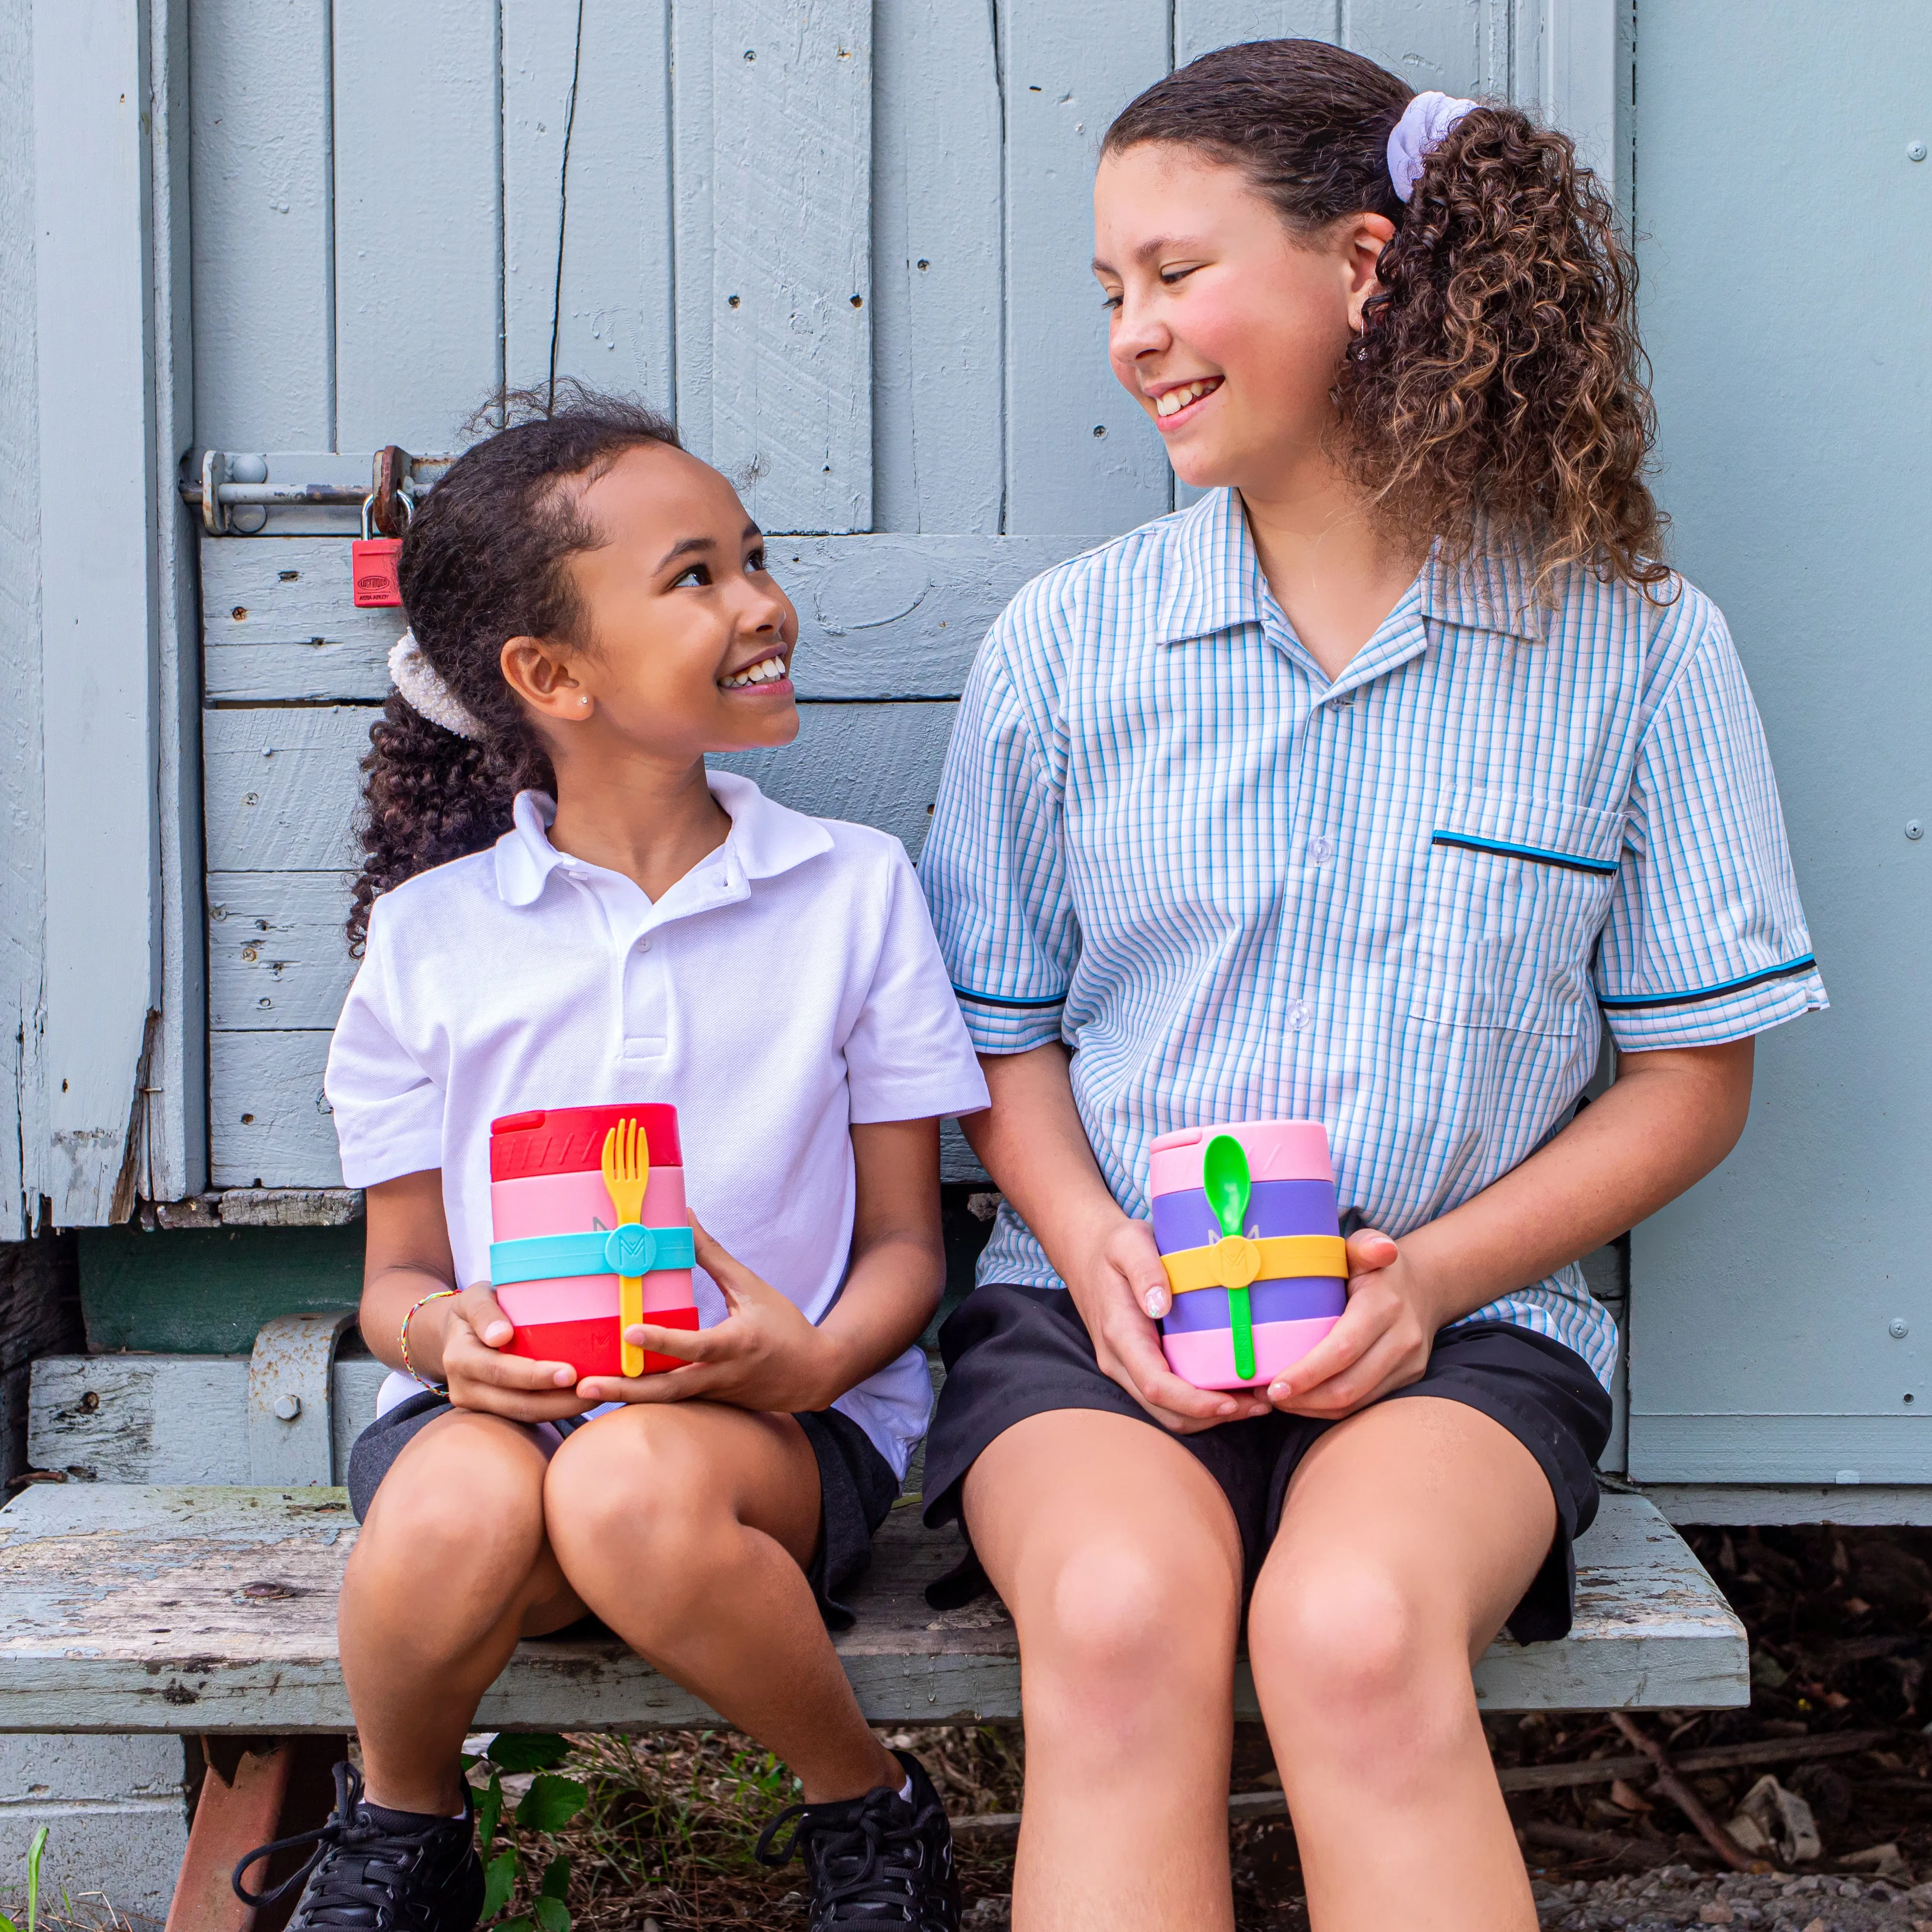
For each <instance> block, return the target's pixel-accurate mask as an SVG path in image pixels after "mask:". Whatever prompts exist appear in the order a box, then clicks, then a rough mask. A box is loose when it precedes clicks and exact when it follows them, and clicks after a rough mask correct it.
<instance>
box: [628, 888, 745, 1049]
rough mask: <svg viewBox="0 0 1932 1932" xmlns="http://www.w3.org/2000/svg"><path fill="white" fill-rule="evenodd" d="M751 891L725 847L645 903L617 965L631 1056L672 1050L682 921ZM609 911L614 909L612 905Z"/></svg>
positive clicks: (731, 902)
mask: <svg viewBox="0 0 1932 1932" xmlns="http://www.w3.org/2000/svg"><path fill="white" fill-rule="evenodd" d="M748 892H749V888H748V886H746V885H745V883H744V882H743V880H742V879H741V878H740V877H739V868H738V867H737V866H736V865H734V864H733V862H732V861H731V860H730V858H729V857H728V856H727V854H726V853H725V852H724V851H718V852H715V853H712V855H711V856H710V857H709V858H707V859H700V860H699V861H698V862H697V865H694V867H693V868H691V871H688V872H687V873H686V874H685V875H684V877H682V878H681V879H679V880H678V881H677V882H676V883H675V884H674V885H673V886H672V887H671V888H670V890H669V891H668V892H666V893H665V894H664V897H663V898H661V900H659V901H658V902H657V903H656V904H654V905H653V904H651V903H650V902H649V901H645V905H646V910H645V913H644V916H643V919H642V921H641V922H636V923H634V925H633V927H632V930H631V937H630V938H629V939H628V941H626V942H625V944H624V947H623V950H622V955H621V956H620V959H619V964H618V977H619V1004H620V1008H621V1013H622V1054H623V1057H624V1058H625V1059H626V1060H655V1059H660V1058H662V1057H663V1056H664V1055H665V1054H667V1053H668V1052H670V1034H671V1025H672V1019H673V1001H674V1000H675V998H676V970H675V967H676V956H677V954H678V953H679V947H678V944H677V935H676V928H677V926H679V923H680V922H682V921H684V920H686V919H697V918H700V917H702V916H703V915H704V914H705V913H710V912H715V911H716V910H718V909H719V908H720V907H724V906H727V905H731V904H736V901H738V900H739V899H741V898H745V897H747V896H748ZM641 896H642V895H641V894H640V897H641ZM605 910H606V912H607V913H609V912H610V910H612V909H611V908H610V906H609V905H608V904H607V905H606V907H605Z"/></svg>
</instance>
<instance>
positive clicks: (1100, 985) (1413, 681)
mask: <svg viewBox="0 0 1932 1932" xmlns="http://www.w3.org/2000/svg"><path fill="white" fill-rule="evenodd" d="M919 869H920V873H921V875H922V878H923V880H924V883H925V885H926V894H927V897H928V898H929V901H930V902H931V904H932V913H933V919H934V922H935V926H937V928H938V933H939V943H940V947H941V950H942V952H943V953H944V955H945V957H946V959H947V963H948V965H949V967H950V970H951V972H952V976H953V983H954V985H955V986H956V989H957V991H958V992H959V1000H960V1004H961V1006H962V1008H963V1010H964V1011H965V1015H966V1022H967V1025H968V1028H969V1029H970V1031H971V1033H972V1035H973V1037H974V1043H975V1045H976V1046H977V1047H978V1049H979V1050H980V1052H983V1053H995V1054H999V1053H1020V1052H1025V1051H1027V1050H1028V1049H1029V1048H1032V1047H1036V1046H1041V1045H1043V1044H1044V1043H1046V1042H1047V1041H1049V1040H1064V1041H1065V1042H1066V1043H1067V1046H1069V1047H1070V1048H1071V1049H1073V1064H1072V1072H1073V1094H1074V1098H1075V1100H1076V1102H1077V1103H1078V1104H1079V1109H1080V1115H1081V1118H1082V1121H1084V1122H1085V1126H1086V1129H1087V1133H1088V1138H1089V1139H1091V1141H1092V1142H1093V1145H1094V1153H1095V1154H1096V1156H1097V1158H1098V1160H1099V1162H1100V1171H1101V1172H1102V1173H1103V1175H1105V1176H1106V1181H1107V1184H1108V1186H1109V1187H1111V1188H1112V1190H1113V1192H1114V1195H1115V1199H1118V1201H1119V1202H1120V1203H1121V1205H1122V1206H1123V1207H1124V1208H1126V1209H1127V1211H1128V1212H1129V1213H1130V1214H1139V1215H1145V1214H1146V1213H1147V1212H1148V1203H1147V1196H1146V1181H1147V1158H1148V1143H1149V1142H1151V1141H1152V1140H1153V1139H1154V1136H1156V1135H1157V1134H1160V1133H1166V1132H1168V1131H1169V1130H1172V1129H1173V1128H1176V1127H1190V1126H1197V1125H1200V1124H1205V1123H1207V1122H1210V1121H1230V1120H1233V1121H1238V1120H1243V1119H1261V1118H1274V1117H1277V1116H1293V1117H1298V1118H1312V1119H1317V1120H1320V1121H1324V1122H1325V1123H1326V1124H1327V1127H1328V1134H1329V1139H1330V1142H1331V1145H1332V1147H1333V1149H1334V1160H1335V1169H1336V1176H1337V1181H1338V1182H1339V1184H1340V1200H1341V1202H1342V1205H1343V1210H1344V1212H1345V1213H1346V1212H1347V1211H1349V1210H1351V1209H1352V1210H1353V1211H1355V1214H1357V1215H1358V1217H1360V1220H1361V1223H1364V1224H1366V1225H1368V1226H1373V1227H1377V1228H1381V1229H1385V1230H1386V1231H1387V1232H1388V1233H1390V1234H1391V1235H1397V1236H1400V1235H1403V1234H1404V1233H1405V1232H1407V1231H1409V1229H1414V1228H1416V1227H1418V1226H1421V1225H1422V1224H1423V1223H1425V1222H1427V1221H1430V1220H1433V1219H1434V1218H1435V1217H1437V1216H1438V1215H1440V1214H1444V1213H1445V1212H1446V1211H1448V1210H1449V1209H1450V1208H1454V1207H1455V1206H1456V1205H1457V1204H1458V1203H1459V1202H1463V1201H1466V1200H1467V1199H1469V1197H1470V1196H1472V1195H1473V1194H1475V1193H1478V1192H1479V1191H1480V1190H1481V1189H1483V1188H1484V1187H1488V1186H1489V1185H1490V1183H1491V1182H1493V1181H1496V1180H1497V1179H1498V1178H1500V1177H1501V1176H1502V1175H1505V1174H1507V1173H1508V1172H1509V1171H1510V1170H1511V1169H1512V1168H1514V1167H1515V1166H1517V1164H1518V1163H1520V1162H1521V1161H1522V1160H1523V1159H1525V1157H1527V1156H1528V1155H1529V1154H1532V1153H1533V1152H1534V1151H1535V1150H1536V1149H1537V1148H1538V1147H1540V1146H1541V1145H1542V1144H1543V1143H1544V1142H1545V1141H1546V1140H1547V1139H1549V1138H1550V1136H1551V1135H1552V1134H1553V1133H1556V1130H1558V1129H1559V1127H1561V1126H1562V1124H1564V1122H1565V1121H1566V1120H1567V1119H1568V1118H1569V1116H1570V1113H1571V1109H1572V1107H1573V1106H1574V1104H1575V1103H1576V1100H1577V1097H1578V1095H1579V1094H1581V1092H1582V1091H1583V1088H1584V1085H1585V1084H1586V1082H1588V1080H1589V1078H1590V1076H1591V1073H1592V1070H1593V1069H1594V1067H1595V1064H1596V1061H1597V1057H1598V1045H1599V1040H1600V1034H1601V1027H1602V1025H1603V1024H1604V1020H1606V1019H1607V1021H1608V1022H1609V1025H1610V1034H1611V1037H1612V1038H1613V1040H1615V1041H1616V1044H1617V1045H1618V1046H1619V1048H1622V1049H1625V1050H1627V1051H1629V1052H1643V1051H1645V1050H1646V1049H1654V1048H1661V1047H1679V1046H1708V1045H1712V1044H1714V1043H1718V1042H1721V1041H1724V1040H1737V1039H1741V1038H1742V1037H1745V1035H1747V1034H1754V1033H1758V1032H1761V1031H1763V1029H1765V1028H1767V1027H1770V1026H1775V1025H1778V1023H1779V1022H1781V1021H1784V1020H1788V1019H1794V1018H1796V1016H1798V1015H1799V1014H1800V1013H1805V1012H1808V1011H1809V1010H1812V1009H1814V1008H1818V1007H1823V1006H1824V1004H1826V1001H1825V989H1824V986H1823V983H1822V981H1821V980H1820V978H1819V976H1818V973H1817V968H1816V966H1815V965H1814V962H1813V959H1812V956H1811V939H1810V937H1809V935H1808V933H1807V932H1806V931H1805V916H1804V913H1803V910H1802V908H1801V907H1800V906H1799V899H1798V889H1797V885H1796V881H1795V880H1794V879H1793V876H1792V871H1791V862H1790V853H1789V852H1788V850H1787V846H1786V842H1785V835H1784V820H1783V817H1782V815H1781V811H1780V809H1779V806H1778V791H1777V787H1776V784H1775V781H1774V780H1773V778H1772V770H1771V764H1770V760H1769V757H1768V756H1767V754H1766V748H1765V743H1764V736H1763V730H1762V729H1761V727H1760V724H1759V722H1758V717H1757V709H1756V707H1755V706H1754V704H1753V702H1752V700H1751V691H1750V688H1749V687H1748V685H1746V683H1745V676H1744V671H1743V669H1742V666H1741V665H1740V664H1739V661H1738V658H1737V654H1736V651H1735V649H1733V646H1732V643H1731V640H1730V634H1729V633H1728V632H1727V630H1726V629H1725V627H1724V619H1723V618H1722V616H1721V615H1720V614H1719V613H1718V610H1716V608H1715V607H1714V606H1713V605H1712V604H1711V602H1710V601H1709V599H1708V598H1705V597H1704V596H1703V595H1700V593H1699V592H1697V591H1696V590H1695V589H1691V587H1689V586H1688V585H1687V586H1680V587H1679V594H1678V595H1676V596H1675V598H1674V599H1673V601H1670V603H1668V604H1661V605H1660V604H1658V603H1656V602H1655V601H1651V600H1649V599H1648V598H1646V597H1644V596H1643V595H1642V594H1641V593H1640V592H1634V591H1632V590H1631V589H1627V588H1625V587H1624V586H1621V585H1619V584H1615V583H1600V582H1598V580H1596V578H1595V577H1594V576H1593V575H1592V574H1590V573H1589V572H1588V571H1582V570H1576V571H1570V572H1568V573H1567V574H1564V575H1562V576H1561V577H1559V579H1558V580H1556V583H1555V585H1554V586H1550V587H1546V589H1545V590H1544V594H1543V596H1542V598H1541V601H1540V602H1539V601H1538V599H1537V598H1535V597H1534V596H1533V595H1532V578H1531V576H1530V574H1529V571H1527V570H1526V568H1525V567H1524V565H1523V562H1522V561H1521V559H1520V558H1518V557H1517V556H1514V555H1513V554H1511V553H1508V552H1501V553H1486V554H1484V555H1482V556H1479V558H1478V560H1477V562H1475V563H1474V564H1472V565H1465V566H1463V567H1460V568H1449V567H1448V566H1447V565H1445V564H1444V563H1443V562H1442V561H1441V560H1440V559H1439V558H1432V559H1431V561H1430V562H1429V563H1428V564H1427V565H1425V566H1424V568H1423V571H1422V572H1421V574H1420V575H1419V576H1418V578H1417V579H1416V580H1415V583H1413V584H1412V585H1411V586H1410V587H1409V589H1408V591H1407V592H1406V593H1405V594H1404V595H1403V598H1402V599H1401V601H1400V602H1398V603H1397V605H1396V607H1395V608H1394V610H1391V612H1390V613H1389V614H1388V617H1387V618H1385V619H1384V620H1383V622H1382V625H1381V628H1379V629H1378V630H1377V631H1376V634H1375V635H1374V636H1373V637H1372V638H1371V639H1370V640H1369V642H1368V643H1367V646H1364V649H1362V650H1361V652H1358V654H1357V655H1356V657H1355V659H1354V660H1353V661H1352V662H1351V663H1350V664H1349V666H1348V667H1347V669H1346V670H1345V671H1344V672H1343V674H1342V676H1340V678H1338V679H1337V680H1336V681H1335V682H1334V683H1333V684H1331V683H1330V682H1328V679H1327V678H1326V677H1325V676H1324V675H1323V673H1322V670H1320V668H1319V667H1318V666H1317V664H1316V662H1315V661H1314V659H1313V658H1312V657H1310V655H1309V654H1308V652H1307V650H1306V649H1304V647H1303V646H1302V644H1301V643H1300V641H1299V640H1298V639H1297V638H1296V637H1295V633H1294V631H1293V630H1292V628H1290V626H1289V622H1288V620H1287V619H1286V617H1285V616H1283V613H1282V610H1281V608H1280V606H1279V605H1278V604H1277V603H1276V602H1275V601H1274V598H1273V597H1272V596H1271V595H1270V593H1269V591H1268V585H1267V582H1266V580H1265V578H1264V577H1263V576H1262V571H1261V568H1260V564H1259V559H1258V558H1257V556H1256V552H1255V549H1254V545H1253V541H1252V540H1251V538H1250V535H1249V533H1248V529H1247V521H1246V519H1245V518H1244V516H1243V515H1242V514H1241V507H1240V503H1239V500H1238V498H1237V496H1235V493H1234V492H1233V491H1232V490H1217V491H1215V492H1214V493H1211V494H1210V495H1208V496H1205V497H1204V498H1203V499H1202V500H1201V501H1200V502H1198V503H1197V504H1196V505H1194V506H1193V508H1190V509H1187V510H1184V511H1179V512H1178V513H1177V514H1175V515H1173V516H1171V517H1163V518H1162V519H1160V520H1159V521H1158V522H1156V523H1149V524H1148V525H1146V526H1145V527H1143V528H1142V529H1138V530H1135V531H1133V532H1130V534H1129V535H1126V536H1124V537H1122V538H1120V539H1118V541H1115V542H1113V543H1111V544H1107V545H1106V546H1105V547H1103V548H1101V549H1100V550H1094V551H1093V552H1091V553H1089V554H1088V555H1086V556H1081V557H1077V558H1076V559H1073V561H1072V562H1069V563H1066V564H1063V565H1061V566H1060V567H1059V568H1057V569H1055V570H1052V571H1048V572H1047V573H1046V574H1045V575H1044V576H1043V577H1038V578H1036V579H1035V580H1034V582H1033V583H1030V584H1028V586H1027V587H1026V588H1025V589H1024V590H1022V592H1020V594H1019V595H1018V596H1017V597H1016V598H1014V600H1013V603H1012V604H1010V606H1009V607H1008V608H1007V610H1006V612H1005V613H1004V615H1003V616H1001V619H999V621H998V623H996V624H995V625H994V627H993V630H992V634H991V635H990V636H989V638H988V640H987V642H986V646H985V647H984V649H983V650H982V651H981V652H980V657H979V659H978V661H977V663H976V664H975V665H974V670H973V673H972V676H971V679H970V680H969V681H968V685H967V688H966V692H965V700H964V702H963V703H962V705H961V706H960V712H959V723H958V725H957V727H956V730H955V731H954V733H953V742H952V747H951V749H950V752H949V754H948V755H947V762H946V772H945V776H944V779H943V781H942V782H941V787H940V793H939V798H938V804H937V805H936V807H935V812H934V819H933V826H932V835H931V836H930V838H929V840H928V841H927V843H926V850H925V853H924V856H923V858H922V860H921V862H920V868H919ZM980 1280H982V1281H1005V1282H1016V1283H1028V1284H1031V1285H1033V1286H1038V1287H1045V1288H1055V1287H1059V1286H1061V1285H1062V1284H1061V1282H1060V1280H1059V1277H1058V1276H1057V1275H1056V1274H1055V1272H1054V1270H1053V1267H1052V1264H1051V1263H1050V1262H1049V1261H1048V1259H1047V1258H1046V1254H1045V1253H1044V1251H1043V1250H1042V1249H1041V1247H1040V1244H1039V1243H1038V1242H1037V1241H1035V1240H1034V1238H1033V1236H1032V1235H1031V1233H1030V1232H1028V1229H1027V1228H1026V1226H1025V1223H1022V1221H1021V1220H1019V1217H1017V1216H1016V1214H1014V1213H1013V1211H1011V1209H1010V1208H1002V1210H1001V1214H1000V1217H999V1220H998V1225H997V1226H996V1227H995V1229H994V1232H993V1236H992V1241H991V1242H990V1244H989V1246H988V1247H987V1249H986V1253H985V1254H984V1256H983V1257H982V1259H981V1261H980ZM1465 1319H1466V1320H1468V1321H1471V1322H1491V1321H1502V1322H1514V1323H1516V1324H1517V1325H1520V1326H1522V1327H1523V1328H1529V1329H1532V1330H1533V1331H1535V1332H1536V1333H1538V1334H1542V1335H1546V1336H1548V1337H1551V1338H1553V1340H1556V1341H1558V1342H1560V1343H1563V1344H1565V1346H1568V1347H1569V1348H1571V1349H1574V1350H1575V1351H1576V1352H1577V1353H1578V1354H1579V1355H1581V1356H1582V1357H1583V1358H1584V1359H1585V1360H1586V1361H1587V1362H1589V1364H1590V1366H1591V1367H1592V1369H1594V1370H1595V1371H1596V1373H1597V1374H1598V1376H1601V1378H1603V1379H1604V1381H1605V1382H1608V1381H1609V1379H1610V1374H1611V1371H1612V1369H1613V1366H1614V1364H1615V1361H1616V1330H1615V1327H1614V1325H1613V1322H1612V1319H1611V1317H1610V1313H1609V1312H1608V1310H1606V1309H1605V1308H1604V1307H1602V1305H1601V1304H1599V1303H1598V1302H1597V1301H1595V1300H1594V1299H1592V1297H1591V1295H1590V1294H1589V1290H1588V1289H1586V1287H1585V1286H1584V1283H1583V1272H1582V1270H1581V1269H1580V1268H1577V1267H1575V1266H1572V1267H1569V1268H1563V1269H1561V1270H1559V1271H1558V1272H1557V1273H1556V1274H1553V1275H1552V1276H1550V1277H1549V1278H1548V1279H1547V1280H1544V1281H1541V1282H1538V1283H1536V1284H1535V1286H1531V1287H1526V1288H1523V1289H1520V1290H1519V1291H1517V1292H1515V1293H1514V1294H1511V1295H1505V1296H1503V1297H1502V1298H1500V1299H1499V1300H1498V1301H1493V1302H1491V1303H1490V1304H1488V1305H1487V1307H1483V1308H1480V1309H1478V1310H1476V1311H1475V1313H1474V1314H1472V1315H1470V1316H1467V1317H1466V1318H1465Z"/></svg>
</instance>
